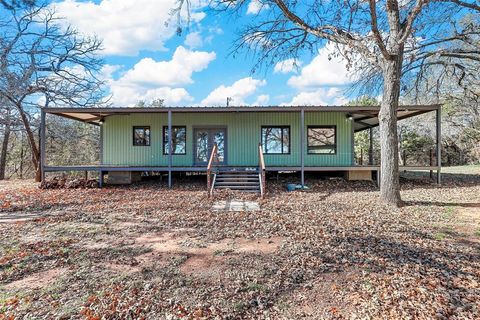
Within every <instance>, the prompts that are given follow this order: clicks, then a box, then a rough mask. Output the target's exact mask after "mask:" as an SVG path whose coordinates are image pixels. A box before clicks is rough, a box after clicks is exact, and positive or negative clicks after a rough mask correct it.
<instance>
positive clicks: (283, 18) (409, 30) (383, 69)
mask: <svg viewBox="0 0 480 320" xmlns="http://www.w3.org/2000/svg"><path fill="white" fill-rule="evenodd" d="M259 2H260V4H261V6H263V8H264V10H260V11H259V13H258V14H257V16H256V17H255V18H253V19H252V20H251V22H250V24H249V25H247V26H246V27H245V29H244V30H243V32H241V35H240V38H239V40H238V42H237V45H236V47H235V49H236V50H239V49H244V48H246V49H248V50H251V51H253V52H254V53H255V54H257V57H258V64H256V65H255V69H256V68H257V67H258V66H261V65H268V66H271V65H273V64H274V63H276V62H277V61H280V60H283V59H286V58H290V57H298V56H300V55H301V54H303V53H304V52H305V51H306V50H311V51H313V52H315V51H316V49H317V48H318V47H320V46H322V45H324V44H325V42H326V41H329V42H332V43H334V44H336V49H337V51H336V52H337V54H338V55H342V56H343V57H344V58H345V59H346V61H347V64H348V66H349V67H351V68H353V70H357V71H362V69H364V68H365V69H367V70H373V71H375V72H370V73H369V75H370V77H371V78H370V80H372V82H374V83H375V82H376V83H378V81H379V80H380V83H381V84H382V86H381V87H382V90H381V94H382V101H381V107H380V113H379V120H380V140H381V159H382V161H381V173H382V174H381V198H382V200H383V201H384V202H386V203H388V204H391V205H395V206H399V205H401V198H400V186H399V173H398V137H397V115H396V112H397V108H398V105H399V98H400V92H401V88H402V76H403V75H404V74H403V72H404V71H405V67H408V66H410V60H409V59H413V60H414V61H417V62H419V61H422V60H423V61H424V62H422V63H423V64H424V65H425V63H428V61H429V59H430V58H431V57H436V58H439V57H455V58H457V59H461V60H465V59H469V58H471V56H476V55H477V54H478V52H470V51H469V50H462V49H459V48H456V47H455V45H454V44H455V41H456V40H458V39H459V38H461V37H462V35H464V34H468V33H469V32H476V31H475V30H458V31H459V32H458V34H457V35H454V36H452V35H451V34H449V33H448V32H445V29H446V25H449V24H452V23H453V24H455V21H458V20H459V19H460V18H462V17H464V16H465V15H466V14H468V13H471V14H475V15H477V14H478V12H479V11H480V6H479V5H478V2H475V1H462V0H402V1H398V0H381V1H375V0H368V1H364V0H362V1H358V0H357V1H356V0H347V1H337V0H333V1H331V0H312V1H297V0H259ZM185 3H188V0H179V5H178V6H177V8H176V9H175V10H174V12H179V10H182V7H183V6H184V4H185ZM248 3H249V1H247V0H217V1H215V0H214V1H213V6H214V7H215V8H216V9H218V10H221V11H235V12H237V13H238V12H240V11H239V10H241V8H244V6H245V5H246V4H248ZM449 44H450V45H449ZM440 48H441V50H440ZM413 60H412V61H413ZM418 69H419V68H417V67H414V66H413V65H411V66H410V70H409V71H411V72H413V73H415V72H418ZM372 82H370V83H372ZM366 83H368V82H365V83H364V84H366Z"/></svg>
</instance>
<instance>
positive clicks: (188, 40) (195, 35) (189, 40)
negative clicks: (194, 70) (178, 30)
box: [185, 32, 203, 49]
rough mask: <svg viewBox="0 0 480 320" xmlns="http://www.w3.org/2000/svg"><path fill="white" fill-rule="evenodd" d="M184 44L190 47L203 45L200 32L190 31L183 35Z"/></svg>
mask: <svg viewBox="0 0 480 320" xmlns="http://www.w3.org/2000/svg"><path fill="white" fill-rule="evenodd" d="M185 45H187V46H188V47H189V48H190V49H195V48H199V47H201V46H202V45H203V40H202V37H201V36H200V32H191V33H189V34H187V36H186V37H185Z"/></svg>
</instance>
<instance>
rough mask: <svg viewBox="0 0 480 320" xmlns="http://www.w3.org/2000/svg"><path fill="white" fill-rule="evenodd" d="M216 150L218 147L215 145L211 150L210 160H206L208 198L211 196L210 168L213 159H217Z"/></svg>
mask: <svg viewBox="0 0 480 320" xmlns="http://www.w3.org/2000/svg"><path fill="white" fill-rule="evenodd" d="M217 149H218V146H217V144H216V143H215V144H214V145H213V148H212V153H210V159H209V160H208V165H207V192H208V197H210V196H211V195H212V193H213V192H212V167H213V162H214V160H215V159H218V156H217Z"/></svg>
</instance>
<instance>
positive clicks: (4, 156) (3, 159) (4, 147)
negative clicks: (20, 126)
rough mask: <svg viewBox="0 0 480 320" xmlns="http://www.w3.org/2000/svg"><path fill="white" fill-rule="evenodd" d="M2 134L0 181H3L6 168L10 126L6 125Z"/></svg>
mask: <svg viewBox="0 0 480 320" xmlns="http://www.w3.org/2000/svg"><path fill="white" fill-rule="evenodd" d="M4 130H5V131H4V133H3V142H2V150H1V151H0V180H4V179H5V170H6V168H7V151H8V141H9V140H10V133H11V129H10V125H9V124H6V125H5V129H4Z"/></svg>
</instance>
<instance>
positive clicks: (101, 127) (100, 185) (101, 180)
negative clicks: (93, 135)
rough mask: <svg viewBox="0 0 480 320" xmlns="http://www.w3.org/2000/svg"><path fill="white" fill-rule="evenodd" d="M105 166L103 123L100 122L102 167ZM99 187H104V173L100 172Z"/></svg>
mask: <svg viewBox="0 0 480 320" xmlns="http://www.w3.org/2000/svg"><path fill="white" fill-rule="evenodd" d="M102 165H103V123H102V122H100V166H102ZM98 187H99V188H102V187H103V171H102V170H101V169H100V170H99V171H98Z"/></svg>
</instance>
